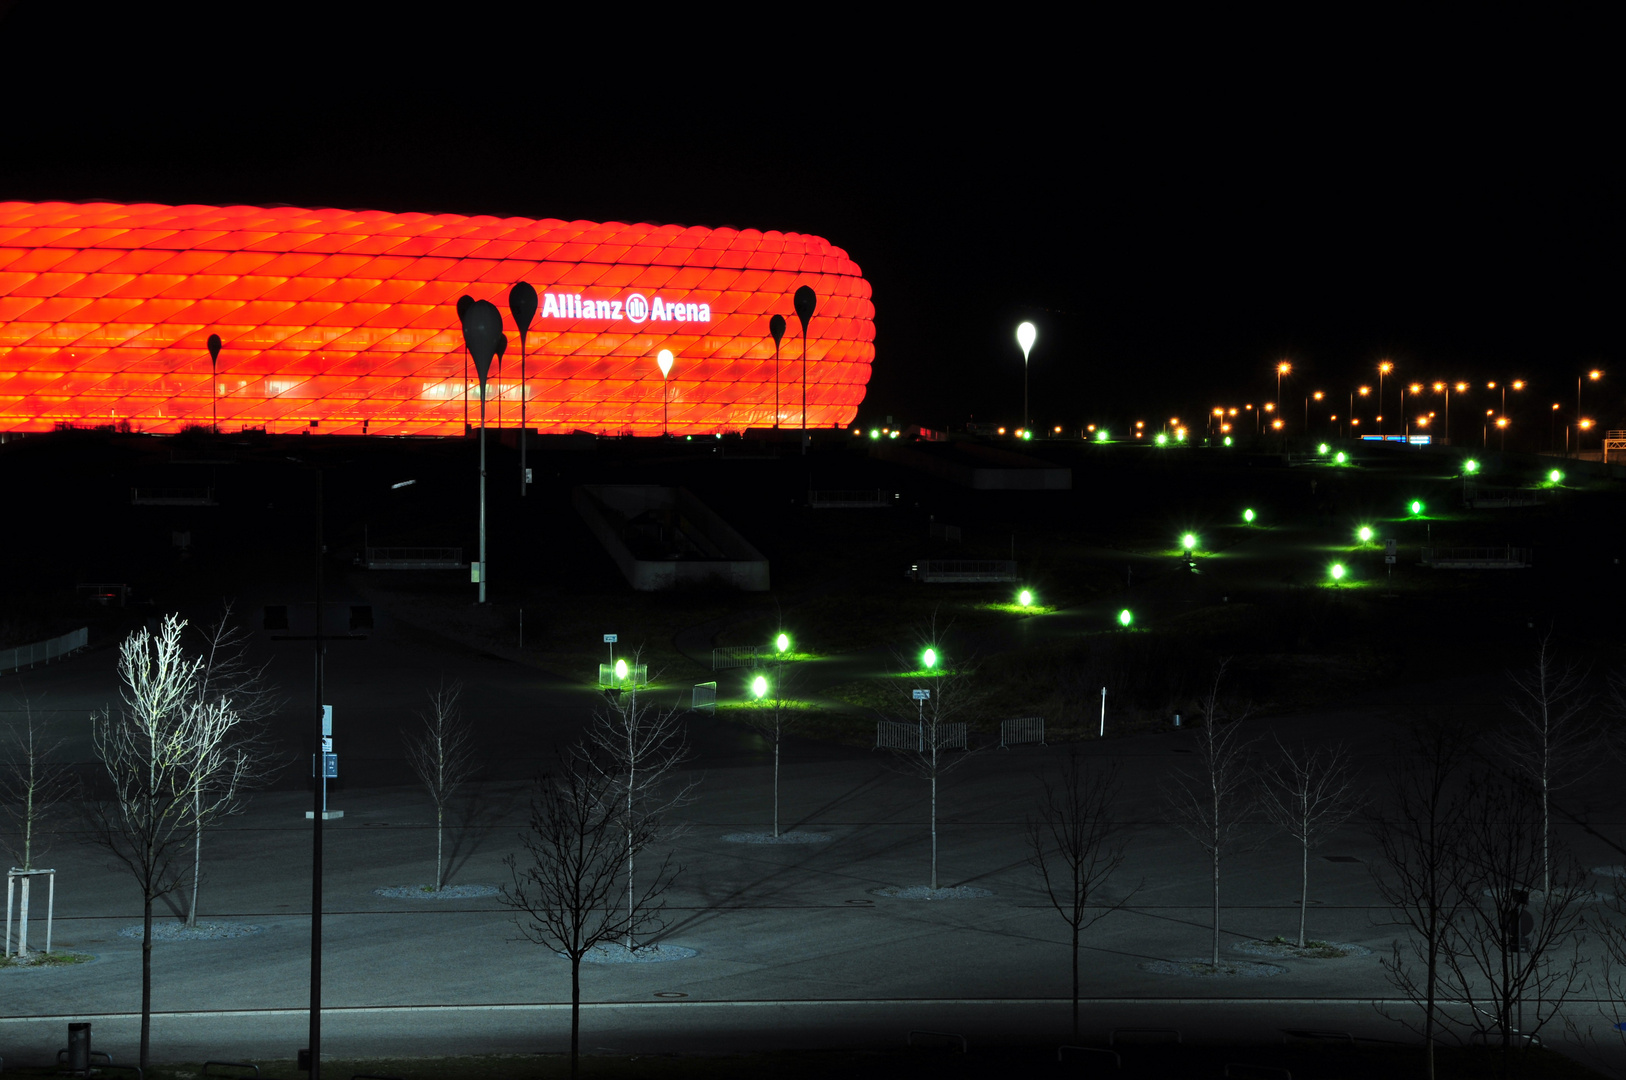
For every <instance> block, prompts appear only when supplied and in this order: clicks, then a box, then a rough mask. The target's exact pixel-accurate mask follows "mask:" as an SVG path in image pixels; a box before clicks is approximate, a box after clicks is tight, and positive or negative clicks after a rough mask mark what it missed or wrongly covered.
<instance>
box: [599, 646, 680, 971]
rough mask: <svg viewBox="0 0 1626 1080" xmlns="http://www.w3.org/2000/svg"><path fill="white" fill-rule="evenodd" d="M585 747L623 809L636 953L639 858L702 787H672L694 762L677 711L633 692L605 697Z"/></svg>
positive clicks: (629, 940) (630, 940)
mask: <svg viewBox="0 0 1626 1080" xmlns="http://www.w3.org/2000/svg"><path fill="white" fill-rule="evenodd" d="M636 659H637V658H636V656H635V657H634V660H635V661H636ZM634 666H635V667H636V663H635V664H634ZM583 747H584V754H585V756H584V757H583V761H584V762H586V763H587V764H588V765H589V766H590V767H592V768H594V769H596V770H598V771H599V772H600V774H601V775H602V776H604V777H606V778H607V780H608V781H609V783H610V784H611V787H612V790H614V791H615V792H616V795H617V799H618V801H619V802H620V805H621V812H620V814H619V815H618V821H619V822H620V825H621V828H622V829H623V831H624V833H625V836H626V842H627V845H626V846H627V859H626V883H627V918H626V928H627V932H626V946H627V948H628V949H629V950H631V949H635V948H637V943H636V930H637V927H638V925H639V922H640V919H639V917H638V897H639V895H640V894H639V893H638V892H637V889H636V885H635V882H634V877H633V870H634V863H635V862H636V860H637V856H638V853H639V851H640V850H642V849H643V847H644V846H645V845H646V844H648V843H649V841H650V839H651V838H652V837H656V836H668V837H669V836H670V835H671V830H670V829H669V828H667V827H666V817H667V815H668V814H669V813H670V812H671V811H673V810H675V809H677V808H678V807H680V806H684V805H686V804H688V803H690V802H692V801H693V800H694V791H695V788H696V787H697V786H698V785H699V780H697V779H690V780H687V781H684V782H682V783H674V782H673V781H674V778H675V773H676V772H677V769H678V766H680V765H682V764H683V763H684V762H686V761H688V760H689V759H690V757H691V756H692V754H691V753H690V750H689V738H688V731H687V729H686V728H685V727H684V726H683V721H682V713H681V712H679V710H678V709H676V708H671V709H661V708H658V707H656V706H655V705H654V704H652V703H650V702H649V701H648V700H647V699H646V700H645V701H643V702H640V701H639V700H638V689H637V687H633V688H631V689H629V690H626V691H624V692H621V693H620V694H615V695H610V696H607V697H606V703H605V707H604V708H601V709H598V710H596V711H595V712H594V714H593V722H592V723H591V724H590V725H589V726H588V729H587V736H586V740H585V742H584V743H583ZM587 749H590V750H591V751H592V752H591V753H586V750H587Z"/></svg>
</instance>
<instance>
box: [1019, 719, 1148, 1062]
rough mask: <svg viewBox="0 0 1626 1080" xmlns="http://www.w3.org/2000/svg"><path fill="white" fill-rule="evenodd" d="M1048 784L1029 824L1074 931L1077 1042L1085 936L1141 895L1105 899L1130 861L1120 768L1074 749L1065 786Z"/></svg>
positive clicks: (1048, 885)
mask: <svg viewBox="0 0 1626 1080" xmlns="http://www.w3.org/2000/svg"><path fill="white" fill-rule="evenodd" d="M1043 784H1044V791H1043V794H1042V795H1041V796H1040V799H1039V814H1038V817H1037V818H1031V819H1029V820H1028V827H1027V836H1028V848H1029V850H1030V851H1031V852H1032V855H1031V859H1030V861H1031V862H1032V863H1033V867H1034V869H1036V870H1038V872H1039V876H1040V877H1042V878H1043V879H1044V887H1045V893H1046V894H1047V895H1048V896H1049V897H1050V903H1051V905H1052V906H1054V907H1055V909H1056V912H1057V913H1058V914H1059V915H1060V916H1061V917H1062V918H1063V919H1064V920H1065V921H1066V922H1067V926H1068V928H1069V929H1070V930H1071V931H1072V935H1073V948H1072V961H1073V1038H1074V1039H1075V1040H1076V1039H1077V1038H1078V986H1079V977H1078V947H1079V937H1080V935H1082V934H1083V932H1084V931H1085V930H1087V929H1088V928H1089V927H1091V926H1093V925H1095V924H1096V923H1097V922H1099V921H1100V920H1101V919H1104V918H1105V917H1106V916H1108V915H1110V914H1112V913H1113V912H1114V911H1117V910H1118V909H1119V908H1121V907H1123V906H1124V905H1125V904H1127V903H1129V900H1130V899H1131V898H1132V897H1133V896H1134V894H1135V891H1137V890H1131V891H1130V892H1129V893H1127V894H1125V895H1123V896H1121V897H1119V898H1118V899H1117V900H1116V901H1115V902H1113V903H1102V900H1101V893H1102V891H1103V890H1104V889H1105V888H1106V885H1107V882H1108V881H1109V880H1111V878H1112V875H1113V874H1114V873H1116V872H1117V871H1118V868H1119V867H1121V866H1122V865H1123V861H1124V845H1125V837H1124V835H1123V824H1122V823H1121V822H1120V821H1118V820H1117V819H1116V818H1114V817H1113V814H1112V811H1113V807H1114V804H1115V803H1116V802H1117V798H1118V794H1119V790H1120V784H1119V780H1118V768H1117V766H1116V765H1113V766H1111V767H1109V768H1106V769H1102V768H1100V767H1098V766H1095V765H1094V764H1092V763H1090V762H1088V761H1084V760H1081V759H1080V758H1079V756H1078V751H1077V750H1076V749H1074V750H1073V752H1071V753H1069V754H1068V755H1067V762H1066V764H1065V765H1063V766H1062V772H1061V779H1060V781H1059V782H1056V781H1052V780H1049V779H1045V780H1044V781H1043ZM1137 889H1138V887H1137Z"/></svg>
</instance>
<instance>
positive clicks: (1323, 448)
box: [1315, 443, 1329, 454]
mask: <svg viewBox="0 0 1626 1080" xmlns="http://www.w3.org/2000/svg"><path fill="white" fill-rule="evenodd" d="M1328 449H1329V447H1328V446H1327V444H1326V443H1322V444H1321V445H1320V446H1318V447H1316V448H1315V452H1316V453H1318V454H1325V453H1326V452H1327V450H1328Z"/></svg>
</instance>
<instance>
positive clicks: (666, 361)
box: [655, 349, 672, 379]
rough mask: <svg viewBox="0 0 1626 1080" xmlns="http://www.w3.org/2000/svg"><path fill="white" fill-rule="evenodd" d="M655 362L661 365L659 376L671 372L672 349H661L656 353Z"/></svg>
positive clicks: (665, 375)
mask: <svg viewBox="0 0 1626 1080" xmlns="http://www.w3.org/2000/svg"><path fill="white" fill-rule="evenodd" d="M655 363H657V364H659V365H660V366H661V378H663V379H664V378H666V377H667V376H668V375H670V374H671V373H672V350H671V349H662V350H661V351H660V352H658V353H656V354H655Z"/></svg>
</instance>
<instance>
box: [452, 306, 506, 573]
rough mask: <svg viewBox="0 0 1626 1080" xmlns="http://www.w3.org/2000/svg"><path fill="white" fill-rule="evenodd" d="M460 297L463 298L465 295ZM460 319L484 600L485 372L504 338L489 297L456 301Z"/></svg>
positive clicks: (494, 307)
mask: <svg viewBox="0 0 1626 1080" xmlns="http://www.w3.org/2000/svg"><path fill="white" fill-rule="evenodd" d="M464 299H467V298H466V297H465V298H464ZM458 309H459V312H460V314H461V316H462V322H463V343H464V344H465V345H466V346H467V347H468V351H469V356H470V357H471V358H472V359H473V360H474V371H475V374H477V375H479V376H480V569H479V575H478V576H479V583H480V603H482V604H483V603H485V602H486V578H487V576H488V575H487V574H486V376H487V375H489V374H490V372H491V359H492V357H493V356H495V355H496V354H497V353H498V352H499V351H500V350H501V349H502V347H503V345H504V343H505V342H506V339H505V338H504V337H503V332H502V312H500V311H498V310H497V305H496V304H493V303H492V302H491V301H490V300H475V301H472V302H471V303H469V304H467V305H465V304H463V302H462V301H461V300H459V301H458Z"/></svg>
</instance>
